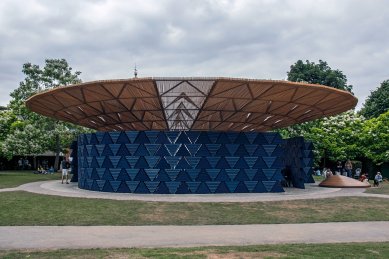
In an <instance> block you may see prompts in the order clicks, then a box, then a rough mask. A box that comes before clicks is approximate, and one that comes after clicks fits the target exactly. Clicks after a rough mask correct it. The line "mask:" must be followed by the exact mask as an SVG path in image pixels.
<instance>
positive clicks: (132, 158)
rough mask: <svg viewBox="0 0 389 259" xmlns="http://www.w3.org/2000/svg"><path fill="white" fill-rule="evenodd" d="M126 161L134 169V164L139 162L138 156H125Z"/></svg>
mask: <svg viewBox="0 0 389 259" xmlns="http://www.w3.org/2000/svg"><path fill="white" fill-rule="evenodd" d="M126 160H127V162H128V163H129V164H130V166H131V167H134V166H135V164H136V162H138V160H139V156H126Z"/></svg>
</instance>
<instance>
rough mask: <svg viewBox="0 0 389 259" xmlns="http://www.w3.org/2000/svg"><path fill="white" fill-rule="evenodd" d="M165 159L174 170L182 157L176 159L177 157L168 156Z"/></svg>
mask: <svg viewBox="0 0 389 259" xmlns="http://www.w3.org/2000/svg"><path fill="white" fill-rule="evenodd" d="M165 159H166V161H167V162H168V163H169V165H170V167H171V168H173V169H174V168H175V167H176V166H177V164H178V162H179V161H180V157H176V156H167V157H165Z"/></svg>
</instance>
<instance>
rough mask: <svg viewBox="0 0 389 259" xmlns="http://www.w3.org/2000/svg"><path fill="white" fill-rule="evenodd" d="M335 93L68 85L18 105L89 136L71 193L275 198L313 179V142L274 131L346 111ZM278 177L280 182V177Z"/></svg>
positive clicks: (348, 103) (265, 84) (163, 82)
mask: <svg viewBox="0 0 389 259" xmlns="http://www.w3.org/2000/svg"><path fill="white" fill-rule="evenodd" d="M356 104H357V99H356V98H355V97H354V96H353V95H352V94H351V93H349V92H346V91H342V90H338V89H335V88H331V87H327V86H322V85H315V84H306V83H294V82H288V81H274V80H256V79H238V78H180V77H177V78H132V79H120V80H103V81H93V82H87V83H81V84H76V85H69V86H63V87H58V88H55V89H51V90H48V91H44V92H41V93H38V94H36V95H34V96H32V97H31V98H29V99H28V100H27V101H26V105H27V107H28V108H29V109H30V110H32V111H34V112H37V113H39V114H42V115H44V116H47V117H51V118H54V119H58V120H62V121H66V122H70V123H74V124H77V125H81V126H85V127H88V128H92V129H95V130H97V132H96V133H92V134H84V135H81V136H79V138H78V141H77V148H75V149H74V152H73V156H74V157H75V158H76V159H74V161H77V162H76V163H75V166H76V168H77V169H76V170H77V172H78V179H79V187H80V188H83V189H89V190H95V191H109V192H130V193H169V194H173V193H177V194H178V193H241V192H280V191H283V187H282V183H283V181H284V176H285V171H282V170H283V169H285V168H286V169H287V171H288V172H289V174H290V175H291V176H290V177H291V178H292V179H291V181H292V184H293V186H294V187H298V188H304V183H305V182H310V181H312V179H311V176H310V173H311V170H312V169H311V167H312V160H313V152H312V148H313V147H312V144H310V143H309V142H305V141H304V140H303V139H302V138H293V139H286V140H283V139H282V138H281V137H280V135H279V134H278V133H277V132H274V130H276V129H279V128H283V127H288V126H291V125H294V124H298V123H303V122H306V121H311V120H315V119H318V118H322V117H326V116H331V115H335V114H339V113H341V112H344V111H347V110H349V109H352V108H354V107H355V105H356ZM283 173H284V174H283Z"/></svg>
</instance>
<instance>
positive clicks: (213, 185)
mask: <svg viewBox="0 0 389 259" xmlns="http://www.w3.org/2000/svg"><path fill="white" fill-rule="evenodd" d="M205 183H206V184H207V186H208V188H209V190H210V191H211V193H215V191H216V188H217V187H218V186H219V184H220V182H216V181H212V182H205Z"/></svg>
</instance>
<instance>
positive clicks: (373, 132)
mask: <svg viewBox="0 0 389 259" xmlns="http://www.w3.org/2000/svg"><path fill="white" fill-rule="evenodd" d="M361 142H362V146H363V147H364V151H365V156H366V157H368V158H369V159H371V160H372V161H373V162H374V163H376V164H381V163H384V162H389V111H387V112H385V113H383V114H381V115H380V116H378V117H377V118H372V119H370V120H367V121H366V122H365V124H364V127H363V134H362V137H361Z"/></svg>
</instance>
